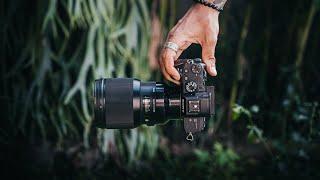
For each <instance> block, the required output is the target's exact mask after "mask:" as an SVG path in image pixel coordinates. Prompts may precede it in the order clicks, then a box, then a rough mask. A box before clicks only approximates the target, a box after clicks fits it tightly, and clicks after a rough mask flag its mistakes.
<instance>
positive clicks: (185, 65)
mask: <svg viewBox="0 0 320 180" xmlns="http://www.w3.org/2000/svg"><path fill="white" fill-rule="evenodd" d="M175 68H176V69H177V70H178V72H179V74H180V76H181V80H180V82H181V88H182V93H183V94H194V93H197V92H204V91H206V81H207V73H206V71H205V64H204V63H202V60H201V59H199V58H197V59H178V60H177V61H176V62H175Z"/></svg>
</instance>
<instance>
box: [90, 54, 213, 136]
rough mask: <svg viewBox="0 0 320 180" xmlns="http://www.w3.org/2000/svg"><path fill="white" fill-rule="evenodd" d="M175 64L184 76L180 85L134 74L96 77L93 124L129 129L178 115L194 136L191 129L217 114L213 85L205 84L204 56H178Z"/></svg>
mask: <svg viewBox="0 0 320 180" xmlns="http://www.w3.org/2000/svg"><path fill="white" fill-rule="evenodd" d="M175 68H176V69H177V70H178V72H179V73H180V76H181V80H180V83H181V85H180V86H177V85H175V86H169V85H165V84H162V83H156V82H141V81H140V80H137V79H133V78H101V79H98V80H96V81H95V85H94V111H95V120H94V125H96V126H97V127H100V128H111V129H130V128H135V127H137V126H139V125H141V124H146V125H149V126H152V125H155V124H162V123H165V122H167V121H168V120H172V119H178V120H184V129H185V131H186V133H188V134H189V135H190V136H191V137H192V139H193V136H192V133H196V132H199V131H202V130H203V129H204V128H205V124H206V123H205V121H206V118H210V117H211V116H212V115H213V114H214V86H207V85H206V81H207V73H206V71H205V64H203V63H202V62H201V59H179V60H177V61H176V62H175ZM188 137H189V136H188ZM187 139H188V138H187ZM192 139H190V138H189V140H192Z"/></svg>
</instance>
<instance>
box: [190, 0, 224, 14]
mask: <svg viewBox="0 0 320 180" xmlns="http://www.w3.org/2000/svg"><path fill="white" fill-rule="evenodd" d="M193 1H194V2H196V3H200V4H202V5H204V6H207V7H211V8H212V9H215V10H217V11H219V12H221V11H222V10H223V7H218V6H217V4H215V3H214V2H212V3H211V2H208V1H206V0H193Z"/></svg>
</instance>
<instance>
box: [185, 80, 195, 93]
mask: <svg viewBox="0 0 320 180" xmlns="http://www.w3.org/2000/svg"><path fill="white" fill-rule="evenodd" d="M196 89H197V84H196V83H195V82H193V81H190V82H188V83H187V84H186V90H187V92H190V93H191V92H194V91H195V90H196Z"/></svg>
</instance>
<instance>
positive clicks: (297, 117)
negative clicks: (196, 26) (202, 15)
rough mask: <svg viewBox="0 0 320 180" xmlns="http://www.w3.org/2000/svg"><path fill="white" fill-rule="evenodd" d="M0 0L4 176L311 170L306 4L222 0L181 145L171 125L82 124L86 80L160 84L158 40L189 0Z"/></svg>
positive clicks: (316, 68)
mask: <svg viewBox="0 0 320 180" xmlns="http://www.w3.org/2000/svg"><path fill="white" fill-rule="evenodd" d="M0 4H1V7H0V8H1V10H0V13H1V17H0V19H1V47H0V49H1V67H0V72H1V83H0V107H1V126H0V148H1V155H0V159H1V164H2V166H3V167H5V168H1V170H2V171H3V173H1V176H4V177H8V178H5V179H38V178H39V179H40V178H41V179H43V178H45V179H106V178H112V177H117V178H120V179H136V178H142V179H144V178H145V179H147V178H148V179H149V178H154V179H183V178H186V179H191V178H192V177H194V178H200V179H211V178H216V179H249V178H254V179H270V178H290V177H294V178H299V177H306V178H308V179H319V178H320V172H319V168H320V164H319V162H320V153H319V152H320V108H319V102H320V92H319V91H320V63H319V62H320V61H319V60H320V1H319V0H304V1H301V0H291V1H277V0H260V1H258V0H237V1H234V0H229V1H228V2H227V4H226V6H225V10H224V12H222V13H221V14H220V35H219V42H218V45H217V49H216V58H217V68H218V76H217V77H215V78H211V79H209V81H210V83H211V84H213V85H215V87H216V93H217V94H216V115H215V117H214V118H212V119H211V120H210V121H209V123H208V124H207V127H206V130H205V131H204V132H202V133H201V134H199V135H198V136H197V137H196V140H195V141H193V142H191V143H190V142H188V141H186V140H185V137H186V136H185V133H184V130H183V123H182V122H179V121H172V122H169V123H167V124H166V125H161V126H155V127H147V126H142V127H139V128H136V129H133V130H103V129H96V128H94V127H92V126H91V124H92V120H93V119H92V118H93V109H92V85H93V81H94V79H96V78H99V77H135V78H138V79H141V80H144V81H162V80H163V79H162V76H161V73H160V72H159V69H158V63H157V61H158V56H159V50H160V49H161V46H162V44H163V43H164V40H165V38H166V35H167V33H168V31H169V30H170V28H171V27H173V26H174V24H175V23H176V22H177V21H178V20H179V18H180V17H182V16H183V14H184V13H185V12H186V11H187V9H188V8H189V7H190V6H192V4H193V2H192V1H191V0H153V1H147V0H50V1H42V0H36V1H23V0H11V1H1V3H0ZM200 55H201V48H200V47H199V46H197V45H192V46H191V47H190V48H189V49H188V50H187V51H186V52H185V53H183V54H182V56H181V57H184V58H194V57H200Z"/></svg>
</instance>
